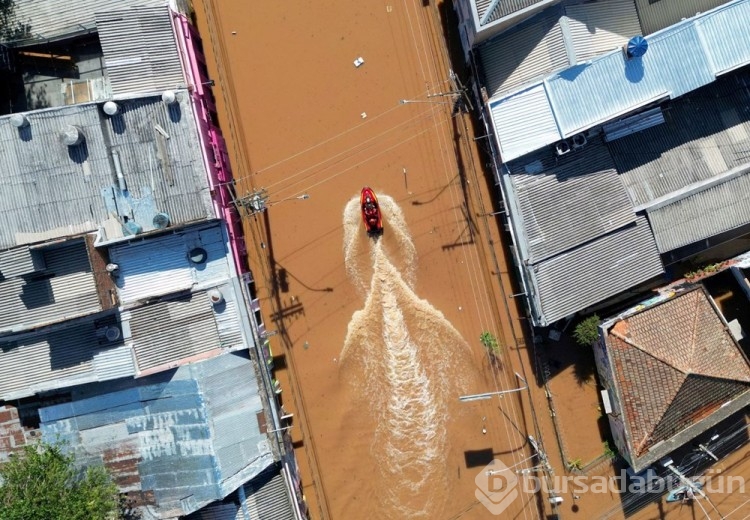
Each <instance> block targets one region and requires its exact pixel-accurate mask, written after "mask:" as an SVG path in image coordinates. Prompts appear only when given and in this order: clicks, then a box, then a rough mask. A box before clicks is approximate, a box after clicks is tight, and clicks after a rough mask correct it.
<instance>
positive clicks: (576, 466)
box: [568, 459, 583, 471]
mask: <svg viewBox="0 0 750 520" xmlns="http://www.w3.org/2000/svg"><path fill="white" fill-rule="evenodd" d="M582 469H583V462H582V461H581V459H573V460H569V461H568V471H581V470H582Z"/></svg>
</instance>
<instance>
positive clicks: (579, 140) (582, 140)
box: [571, 134, 588, 150]
mask: <svg viewBox="0 0 750 520" xmlns="http://www.w3.org/2000/svg"><path fill="white" fill-rule="evenodd" d="M571 140H572V141H573V148H575V149H576V150H577V149H579V148H583V147H584V146H586V143H588V140H587V139H586V136H585V135H584V134H576V135H574V136H573V138H572V139H571Z"/></svg>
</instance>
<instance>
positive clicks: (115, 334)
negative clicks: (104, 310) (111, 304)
mask: <svg viewBox="0 0 750 520" xmlns="http://www.w3.org/2000/svg"><path fill="white" fill-rule="evenodd" d="M104 336H105V337H106V338H107V341H117V340H118V339H120V329H119V327H116V326H114V325H113V326H111V327H107V331H106V332H105V333H104Z"/></svg>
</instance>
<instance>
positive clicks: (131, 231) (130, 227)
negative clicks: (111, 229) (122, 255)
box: [122, 220, 143, 235]
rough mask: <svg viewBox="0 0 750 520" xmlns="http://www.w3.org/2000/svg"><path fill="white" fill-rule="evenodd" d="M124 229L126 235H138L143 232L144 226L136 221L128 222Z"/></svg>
mask: <svg viewBox="0 0 750 520" xmlns="http://www.w3.org/2000/svg"><path fill="white" fill-rule="evenodd" d="M122 229H123V231H124V232H125V235H138V234H140V233H141V232H142V231H143V226H141V225H140V224H138V223H137V222H136V221H135V220H128V221H127V222H125V223H124V224H123V225H122Z"/></svg>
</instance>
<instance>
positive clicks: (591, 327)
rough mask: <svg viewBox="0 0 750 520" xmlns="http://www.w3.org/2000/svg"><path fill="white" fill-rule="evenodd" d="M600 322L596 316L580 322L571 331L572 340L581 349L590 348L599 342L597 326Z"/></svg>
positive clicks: (593, 315)
mask: <svg viewBox="0 0 750 520" xmlns="http://www.w3.org/2000/svg"><path fill="white" fill-rule="evenodd" d="M600 323H601V320H600V319H599V316H597V315H596V314H592V315H591V316H589V317H588V318H586V319H584V320H581V321H580V322H579V323H578V325H576V328H575V329H574V330H573V339H575V340H576V343H578V344H579V345H580V346H582V347H590V346H591V345H593V344H594V343H596V342H597V341H598V340H599V324H600Z"/></svg>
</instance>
